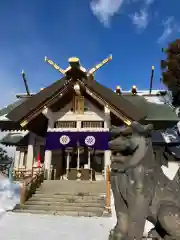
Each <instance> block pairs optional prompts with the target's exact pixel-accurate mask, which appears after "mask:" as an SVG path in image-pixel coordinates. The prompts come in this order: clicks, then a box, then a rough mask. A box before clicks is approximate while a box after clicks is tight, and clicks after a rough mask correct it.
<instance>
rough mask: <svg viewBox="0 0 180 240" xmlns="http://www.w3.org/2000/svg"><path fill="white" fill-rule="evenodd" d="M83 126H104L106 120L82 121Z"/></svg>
mask: <svg viewBox="0 0 180 240" xmlns="http://www.w3.org/2000/svg"><path fill="white" fill-rule="evenodd" d="M81 128H104V121H82V122H81Z"/></svg>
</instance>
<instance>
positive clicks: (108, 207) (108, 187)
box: [105, 165, 111, 213]
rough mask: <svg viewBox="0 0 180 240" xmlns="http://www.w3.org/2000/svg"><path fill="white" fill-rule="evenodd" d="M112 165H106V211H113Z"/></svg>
mask: <svg viewBox="0 0 180 240" xmlns="http://www.w3.org/2000/svg"><path fill="white" fill-rule="evenodd" d="M110 173H111V170H110V167H109V165H108V166H107V167H106V206H105V208H106V211H107V212H108V213H111V183H110Z"/></svg>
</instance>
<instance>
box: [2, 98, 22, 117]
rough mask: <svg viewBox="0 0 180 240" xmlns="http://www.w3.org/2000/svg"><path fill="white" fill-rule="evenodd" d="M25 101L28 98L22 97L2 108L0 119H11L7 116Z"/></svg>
mask: <svg viewBox="0 0 180 240" xmlns="http://www.w3.org/2000/svg"><path fill="white" fill-rule="evenodd" d="M24 101H26V99H25V98H24V99H20V100H18V101H16V102H14V103H12V104H10V105H8V106H7V107H5V108H2V109H0V120H3V121H4V120H7V121H9V119H8V118H7V117H6V116H7V115H8V114H9V113H10V112H11V111H13V110H14V109H15V108H16V107H18V106H19V105H21V104H22V103H23V102H24Z"/></svg>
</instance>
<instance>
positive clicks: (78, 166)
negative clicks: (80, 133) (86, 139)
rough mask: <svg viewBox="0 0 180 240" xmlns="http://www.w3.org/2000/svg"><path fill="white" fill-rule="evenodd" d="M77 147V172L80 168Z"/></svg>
mask: <svg viewBox="0 0 180 240" xmlns="http://www.w3.org/2000/svg"><path fill="white" fill-rule="evenodd" d="M79 150H80V149H79V146H77V170H79V168H80V156H79Z"/></svg>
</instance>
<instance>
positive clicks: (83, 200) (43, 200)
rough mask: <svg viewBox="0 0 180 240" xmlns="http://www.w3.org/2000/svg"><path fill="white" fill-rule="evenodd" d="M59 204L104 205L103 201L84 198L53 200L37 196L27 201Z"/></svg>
mask: <svg viewBox="0 0 180 240" xmlns="http://www.w3.org/2000/svg"><path fill="white" fill-rule="evenodd" d="M29 201H31V202H47V203H48V202H52V203H53V202H55V203H56V202H59V203H63V202H70V203H71V202H75V203H102V204H103V203H104V202H105V199H97V198H95V199H91V198H88V199H84V198H75V197H66V198H58V199H57V198H53V197H38V196H33V197H32V198H30V199H29V200H28V202H29Z"/></svg>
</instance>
